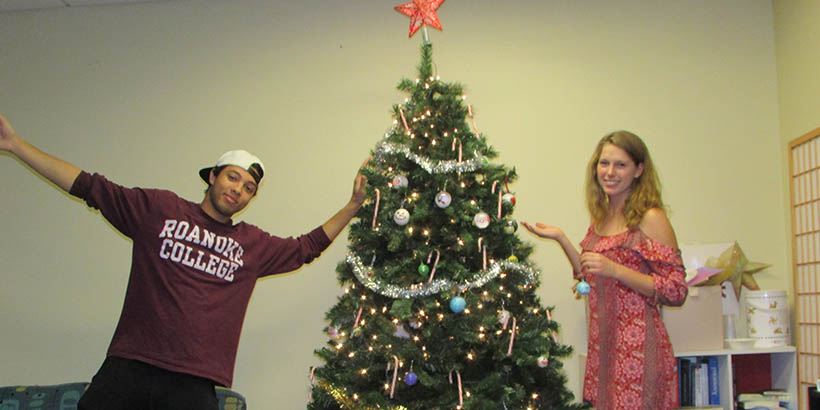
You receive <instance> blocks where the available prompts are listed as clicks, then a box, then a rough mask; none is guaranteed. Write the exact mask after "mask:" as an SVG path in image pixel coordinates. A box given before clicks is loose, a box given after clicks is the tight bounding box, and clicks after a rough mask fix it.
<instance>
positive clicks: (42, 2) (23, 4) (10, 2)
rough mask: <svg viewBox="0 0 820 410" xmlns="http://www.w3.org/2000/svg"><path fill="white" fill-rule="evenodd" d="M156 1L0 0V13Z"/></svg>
mask: <svg viewBox="0 0 820 410" xmlns="http://www.w3.org/2000/svg"><path fill="white" fill-rule="evenodd" d="M148 1H157V0H0V13H2V12H6V11H21V10H34V9H48V8H57V7H75V6H97V5H102V4H122V3H145V2H148Z"/></svg>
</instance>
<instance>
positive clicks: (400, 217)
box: [393, 208, 410, 226]
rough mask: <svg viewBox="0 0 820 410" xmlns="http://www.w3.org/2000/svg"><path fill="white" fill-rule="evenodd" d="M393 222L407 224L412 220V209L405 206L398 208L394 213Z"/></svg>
mask: <svg viewBox="0 0 820 410" xmlns="http://www.w3.org/2000/svg"><path fill="white" fill-rule="evenodd" d="M393 222H395V223H396V224H398V225H401V226H404V225H407V223H408V222H410V211H408V210H406V209H404V208H401V209H399V210H397V211H396V212H395V213H394V214H393Z"/></svg>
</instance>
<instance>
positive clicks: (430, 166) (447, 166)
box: [376, 141, 484, 174]
mask: <svg viewBox="0 0 820 410" xmlns="http://www.w3.org/2000/svg"><path fill="white" fill-rule="evenodd" d="M384 154H402V155H404V156H405V157H406V158H407V159H409V160H411V161H413V162H415V163H416V164H418V166H419V167H421V168H422V169H424V170H425V171H427V172H428V173H430V174H444V173H449V172H472V171H475V170H477V169H479V168H481V167H482V166H483V165H484V162H483V158H482V157H481V155H480V154H479V153H478V152H475V153H474V155H475V158H473V159H468V160H464V161H461V162H459V161H457V160H449V161H431V160H430V159H429V158H427V157H422V156H421V155H418V154H416V153H414V152H412V151H410V148H408V147H406V146H404V145H396V144H393V143H391V142H387V141H385V142H383V143H381V144H379V145H378V146H377V147H376V155H377V156H379V157H380V156H382V155H384Z"/></svg>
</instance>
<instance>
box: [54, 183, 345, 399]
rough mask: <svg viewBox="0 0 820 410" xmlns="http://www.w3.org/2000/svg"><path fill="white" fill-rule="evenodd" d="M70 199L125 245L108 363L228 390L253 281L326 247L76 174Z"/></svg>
mask: <svg viewBox="0 0 820 410" xmlns="http://www.w3.org/2000/svg"><path fill="white" fill-rule="evenodd" d="M70 193H71V194H72V195H75V196H77V197H79V198H81V199H84V200H85V202H86V203H87V204H88V205H89V206H90V207H92V208H95V209H99V210H100V212H101V213H102V214H103V216H104V217H105V218H106V219H107V220H108V221H109V222H110V223H111V224H112V225H113V226H114V227H115V228H116V229H117V230H119V231H120V232H122V234H123V235H125V236H127V237H129V238H131V240H132V241H133V249H132V255H131V257H132V258H131V259H132V260H131V274H130V277H129V279H128V289H127V290H126V294H125V302H124V304H123V308H122V314H121V315H120V320H119V323H118V324H117V330H116V331H115V332H114V337H113V339H112V340H111V345H110V347H109V349H108V355H109V356H117V357H123V358H127V359H134V360H139V361H142V362H146V363H149V364H152V365H154V366H157V367H160V368H163V369H167V370H171V371H175V372H180V373H187V374H192V375H195V376H200V377H204V378H207V379H210V380H213V381H215V382H216V383H218V384H220V385H224V386H227V387H230V386H231V382H232V381H233V370H234V364H235V361H236V350H237V347H238V345H239V333H240V331H241V329H242V322H243V321H244V319H245V311H246V308H247V306H248V301H249V300H250V297H251V293H252V292H253V288H254V285H255V284H256V280H257V279H258V278H260V277H262V276H267V275H273V274H277V273H283V272H289V271H292V270H295V269H297V268H298V267H300V266H301V265H302V264H305V263H308V262H310V261H311V260H313V259H314V258H316V257H317V256H319V254H320V253H321V252H322V251H323V250H325V249H326V248H327V247H328V245H330V239H328V237H327V235H326V234H325V233H324V231H323V230H322V229H321V227H318V228H316V229H314V230H313V231H311V232H310V233H308V234H305V235H301V236H299V237H298V238H279V237H276V236H273V235H270V234H268V233H267V232H265V231H263V230H261V229H259V228H257V227H256V226H254V225H250V224H247V223H244V222H240V223H238V224H235V225H233V224H232V223H229V224H223V223H221V222H218V221H216V220H215V219H213V218H211V217H210V216H208V215H207V214H205V212H204V211H203V210H202V208H200V206H199V204H197V203H194V202H190V201H187V200H184V199H182V198H180V197H179V196H177V195H176V194H174V193H173V192H170V191H165V190H158V189H140V188H125V187H122V186H120V185H117V184H114V183H113V182H111V181H108V180H107V179H105V177H103V176H102V175H99V174H94V175H91V174H88V173H87V172H82V173H81V174H80V175H79V176H78V177H77V180H76V181H74V185H73V186H72V187H71V190H70Z"/></svg>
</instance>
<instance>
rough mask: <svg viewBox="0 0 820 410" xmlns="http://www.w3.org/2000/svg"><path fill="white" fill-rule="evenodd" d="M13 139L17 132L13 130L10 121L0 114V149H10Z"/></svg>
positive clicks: (15, 137)
mask: <svg viewBox="0 0 820 410" xmlns="http://www.w3.org/2000/svg"><path fill="white" fill-rule="evenodd" d="M15 139H17V133H15V132H14V128H12V127H11V123H9V122H8V120H6V119H5V118H4V117H3V116H2V115H0V150H2V151H11V147H12V145H13V142H14V140H15Z"/></svg>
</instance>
